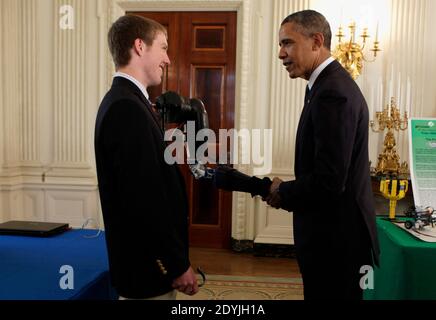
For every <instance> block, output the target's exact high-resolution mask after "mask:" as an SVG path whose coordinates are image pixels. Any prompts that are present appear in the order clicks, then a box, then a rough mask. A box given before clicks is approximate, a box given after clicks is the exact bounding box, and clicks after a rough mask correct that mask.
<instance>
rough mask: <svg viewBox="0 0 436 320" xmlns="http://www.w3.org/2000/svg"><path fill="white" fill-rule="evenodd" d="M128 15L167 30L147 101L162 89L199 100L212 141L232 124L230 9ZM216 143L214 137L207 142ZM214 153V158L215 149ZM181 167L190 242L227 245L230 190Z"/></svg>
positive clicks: (232, 19)
mask: <svg viewBox="0 0 436 320" xmlns="http://www.w3.org/2000/svg"><path fill="white" fill-rule="evenodd" d="M134 14H137V15H141V16H144V17H148V18H151V19H154V20H156V21H159V22H160V23H161V24H163V25H164V26H165V27H166V28H167V30H168V45H169V50H168V55H169V58H170V60H171V65H170V66H169V67H168V68H167V72H166V73H165V75H164V81H163V83H162V84H161V85H160V86H158V87H154V88H150V89H149V90H148V92H149V94H150V98H151V100H152V101H154V99H155V98H156V97H157V96H159V95H160V94H161V93H162V92H165V91H168V90H171V91H176V92H178V93H179V94H181V95H183V96H186V97H195V98H199V99H201V100H202V101H203V102H204V105H205V107H206V110H207V112H208V117H209V127H210V128H211V129H212V130H213V131H214V132H215V135H216V139H217V140H218V138H219V129H231V128H233V127H234V100H235V62H236V12H135V13H134ZM218 146H219V143H218V141H217V143H216V144H211V145H210V147H213V148H218ZM227 151H228V150H227ZM215 153H216V156H217V157H218V155H219V153H218V150H216V151H215ZM209 155H210V154H209ZM212 155H213V152H212ZM216 160H217V161H218V159H216ZM211 166H213V165H211ZM181 169H182V172H183V176H184V178H185V182H186V186H187V191H188V197H189V202H190V226H189V231H190V244H191V245H192V246H200V247H214V248H229V247H230V237H231V216H232V195H231V193H230V192H224V191H219V190H217V189H216V188H215V187H214V186H213V185H212V184H211V183H210V182H207V181H197V180H195V179H194V178H193V177H192V175H191V174H190V171H189V168H188V166H187V165H181Z"/></svg>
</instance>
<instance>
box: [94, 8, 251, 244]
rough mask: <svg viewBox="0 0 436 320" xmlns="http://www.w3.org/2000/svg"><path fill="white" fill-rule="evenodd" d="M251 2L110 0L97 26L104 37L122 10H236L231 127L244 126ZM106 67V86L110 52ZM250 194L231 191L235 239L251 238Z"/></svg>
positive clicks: (246, 119) (247, 106)
mask: <svg viewBox="0 0 436 320" xmlns="http://www.w3.org/2000/svg"><path fill="white" fill-rule="evenodd" d="M251 6H252V4H251V1H250V0H221V1H219V2H217V1H205V0H197V1H195V0H191V1H185V0H180V1H177V0H159V1H155V0H135V1H132V0H112V1H111V2H110V4H109V8H108V18H109V19H108V21H107V29H106V30H104V31H103V30H102V29H104V28H100V30H101V31H102V33H104V37H103V38H104V39H105V37H106V32H107V30H108V29H109V26H110V25H111V24H112V23H113V22H114V21H116V20H117V19H118V18H119V17H121V16H124V15H125V14H126V11H130V12H132V11H166V12H171V11H236V12H237V22H236V34H237V39H236V68H235V77H236V79H237V80H236V81H235V110H234V112H235V119H234V125H235V129H240V128H243V127H246V126H247V124H249V123H250V113H249V111H250V99H251V97H250V95H249V93H250V92H251V90H250V86H251V83H250V77H249V72H247V70H250V66H251V60H252V57H251V52H250V51H251V48H250V42H249V39H250V38H251V34H252V28H253V21H252V20H253V19H251ZM106 59H107V60H106V63H107V66H108V68H106V70H108V72H107V74H106V77H104V76H102V77H100V78H101V79H104V78H105V80H106V83H105V84H104V85H103V87H104V86H106V87H110V84H111V83H112V74H113V73H114V67H113V63H112V59H111V57H110V55H107V56H106ZM233 167H234V168H236V169H239V170H240V171H242V172H244V171H245V172H246V173H247V174H250V172H247V171H249V170H250V169H249V168H247V165H238V164H235V165H234V166H233ZM253 209H254V208H253V205H252V203H251V199H250V197H248V196H247V195H246V194H242V193H237V192H233V194H232V218H231V238H233V239H236V240H246V239H251V240H253V238H254V228H255V226H254V224H255V218H254V210H253Z"/></svg>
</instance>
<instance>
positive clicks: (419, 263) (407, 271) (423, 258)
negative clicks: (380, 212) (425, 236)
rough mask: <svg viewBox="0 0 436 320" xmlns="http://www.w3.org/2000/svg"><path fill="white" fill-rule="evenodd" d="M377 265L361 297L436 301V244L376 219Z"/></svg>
mask: <svg viewBox="0 0 436 320" xmlns="http://www.w3.org/2000/svg"><path fill="white" fill-rule="evenodd" d="M377 231H378V237H379V241H380V248H381V255H380V268H377V267H376V268H375V269H374V289H373V290H365V291H364V299H365V300H397V299H399V300H406V299H422V300H429V299H431V300H436V243H435V242H424V241H422V240H419V239H418V238H415V237H414V236H413V235H411V234H409V233H408V232H407V231H405V230H402V229H401V228H399V227H398V226H396V225H394V224H393V223H392V222H390V221H386V220H383V219H382V218H381V217H378V218H377Z"/></svg>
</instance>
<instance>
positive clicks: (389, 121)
mask: <svg viewBox="0 0 436 320" xmlns="http://www.w3.org/2000/svg"><path fill="white" fill-rule="evenodd" d="M407 120H408V115H407V111H405V112H404V115H403V117H401V114H400V110H399V109H398V108H397V105H396V103H395V98H391V101H390V104H388V105H387V106H386V108H384V109H383V111H377V112H376V122H374V121H371V122H370V124H371V129H372V131H374V132H384V130H385V129H387V133H386V136H385V140H384V143H383V146H384V147H383V152H382V153H381V154H379V156H378V162H377V167H376V168H375V173H376V174H377V175H381V176H383V178H382V180H381V181H380V192H381V193H382V195H383V196H384V197H385V198H386V199H388V200H389V219H391V220H393V219H395V207H396V205H397V201H398V200H401V199H403V198H404V197H405V196H406V192H407V190H408V180H407V179H401V178H400V177H401V176H408V174H409V166H408V164H407V162H406V161H404V162H403V163H402V164H401V165H400V157H399V156H398V154H397V151H396V149H395V146H396V142H395V137H394V133H393V131H394V130H395V131H400V130H402V131H404V130H406V129H407V127H408V122H407ZM398 187H399V188H398Z"/></svg>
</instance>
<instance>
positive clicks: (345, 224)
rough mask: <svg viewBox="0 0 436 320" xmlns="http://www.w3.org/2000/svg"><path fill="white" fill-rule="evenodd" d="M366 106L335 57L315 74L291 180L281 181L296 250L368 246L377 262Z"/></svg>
mask: <svg viewBox="0 0 436 320" xmlns="http://www.w3.org/2000/svg"><path fill="white" fill-rule="evenodd" d="M368 128H369V118H368V107H367V105H366V102H365V99H364V97H363V95H362V93H361V91H360V89H359V87H358V86H357V84H356V83H355V81H354V80H353V79H352V78H351V77H350V76H349V74H348V72H347V71H346V70H345V69H344V68H343V67H342V66H341V65H340V64H339V63H338V62H337V61H333V62H332V63H330V64H329V65H328V66H327V67H326V68H325V69H324V70H323V71H322V72H321V73H320V75H319V76H318V78H317V79H316V81H315V83H314V85H313V87H312V89H311V90H310V92H309V94H308V95H307V96H306V97H305V102H304V108H303V111H302V114H301V117H300V122H299V125H298V130H297V138H296V150H295V180H293V181H289V182H284V183H282V184H281V186H280V190H279V192H280V195H281V197H282V207H283V208H284V209H286V210H288V211H293V212H294V240H295V245H296V248H297V255H299V256H300V258H301V260H302V265H304V260H305V259H306V258H307V259H309V258H308V255H310V256H311V257H310V259H312V258H313V253H314V252H319V253H320V252H321V251H323V252H324V253H325V251H326V250H327V251H331V252H333V251H340V252H342V253H343V254H350V255H354V254H358V253H359V252H362V251H366V253H367V252H368V251H369V252H370V254H371V249H372V253H373V259H374V260H375V262H376V263H378V255H379V245H378V239H377V231H376V222H375V209H374V198H373V193H372V188H371V181H370V168H369V156H368Z"/></svg>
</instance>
